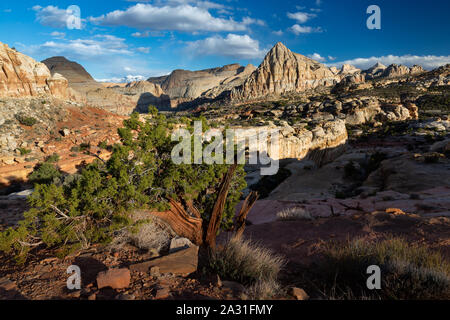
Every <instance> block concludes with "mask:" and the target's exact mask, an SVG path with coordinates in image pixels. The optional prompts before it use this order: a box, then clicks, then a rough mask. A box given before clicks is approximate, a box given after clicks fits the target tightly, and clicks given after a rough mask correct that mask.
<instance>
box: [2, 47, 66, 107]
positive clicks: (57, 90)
mask: <svg viewBox="0 0 450 320" xmlns="http://www.w3.org/2000/svg"><path fill="white" fill-rule="evenodd" d="M43 94H50V95H53V96H55V97H57V98H61V99H67V98H68V96H69V93H68V83H67V80H66V79H65V78H64V77H63V76H61V75H60V74H54V75H53V76H52V74H51V73H50V71H49V69H48V68H47V67H46V66H45V64H43V63H40V62H37V61H36V60H34V59H33V58H31V57H29V56H26V55H24V54H22V53H20V52H18V51H16V50H15V49H11V48H10V47H9V46H8V45H6V44H3V43H1V42H0V96H2V97H35V96H39V95H43Z"/></svg>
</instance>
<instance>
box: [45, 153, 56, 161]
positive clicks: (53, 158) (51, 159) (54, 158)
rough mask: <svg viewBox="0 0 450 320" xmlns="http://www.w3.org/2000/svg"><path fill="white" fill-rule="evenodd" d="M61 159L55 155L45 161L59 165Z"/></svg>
mask: <svg viewBox="0 0 450 320" xmlns="http://www.w3.org/2000/svg"><path fill="white" fill-rule="evenodd" d="M59 159H60V157H59V154H57V153H54V154H52V155H51V156H48V157H47V159H45V162H48V163H57V162H58V161H59Z"/></svg>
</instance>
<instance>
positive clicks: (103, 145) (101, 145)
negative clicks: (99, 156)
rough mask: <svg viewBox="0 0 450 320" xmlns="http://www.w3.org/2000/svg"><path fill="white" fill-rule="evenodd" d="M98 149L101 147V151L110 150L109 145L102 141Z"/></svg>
mask: <svg viewBox="0 0 450 320" xmlns="http://www.w3.org/2000/svg"><path fill="white" fill-rule="evenodd" d="M98 147H99V148H100V149H104V150H107V149H108V143H107V142H106V141H100V142H99V143H98Z"/></svg>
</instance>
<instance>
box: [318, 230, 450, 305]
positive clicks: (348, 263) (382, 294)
mask: <svg viewBox="0 0 450 320" xmlns="http://www.w3.org/2000/svg"><path fill="white" fill-rule="evenodd" d="M324 257H325V258H324V260H323V261H322V262H321V263H320V265H319V267H318V269H317V272H318V275H319V279H318V283H319V284H320V285H322V286H324V287H325V291H328V292H329V293H332V294H331V295H332V296H333V298H344V299H367V298H370V299H433V300H434V299H450V263H449V262H448V261H446V260H444V258H443V257H442V256H441V255H440V254H439V253H437V252H431V251H430V250H429V249H428V248H426V247H419V246H416V245H410V244H408V243H407V242H406V241H404V240H402V239H397V238H392V239H387V240H383V241H379V242H368V241H365V240H361V239H357V240H354V241H351V242H349V243H348V244H346V245H337V244H335V245H331V246H328V247H327V248H326V249H325V251H324ZM370 265H377V266H379V267H380V268H381V273H382V274H381V279H382V284H381V290H374V291H371V290H368V289H367V286H366V281H367V278H368V275H367V274H366V270H367V267H368V266H370Z"/></svg>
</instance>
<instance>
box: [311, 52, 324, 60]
mask: <svg viewBox="0 0 450 320" xmlns="http://www.w3.org/2000/svg"><path fill="white" fill-rule="evenodd" d="M308 57H310V58H311V59H313V60H316V61H319V62H324V61H325V60H326V59H325V58H324V57H322V56H321V55H320V54H318V53H313V54H310V55H308Z"/></svg>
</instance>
